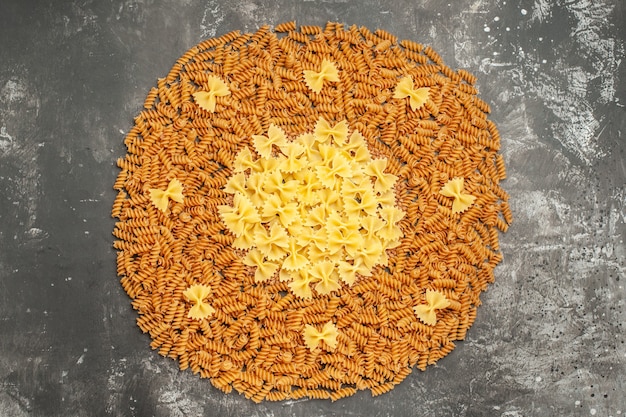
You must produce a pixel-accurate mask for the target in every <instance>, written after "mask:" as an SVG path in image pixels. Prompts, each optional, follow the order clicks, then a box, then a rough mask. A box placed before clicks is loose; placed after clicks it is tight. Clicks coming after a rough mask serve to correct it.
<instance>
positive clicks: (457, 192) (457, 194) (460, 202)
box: [439, 178, 476, 213]
mask: <svg viewBox="0 0 626 417" xmlns="http://www.w3.org/2000/svg"><path fill="white" fill-rule="evenodd" d="M463 184H464V179H463V178H453V179H451V180H450V181H448V182H447V183H446V185H444V186H443V188H442V189H441V191H439V193H440V194H441V195H445V196H446V197H453V198H454V200H453V201H452V213H461V212H463V211H465V210H467V208H468V207H469V206H471V205H472V203H473V202H474V200H476V197H475V196H473V195H471V194H467V193H464V192H463Z"/></svg>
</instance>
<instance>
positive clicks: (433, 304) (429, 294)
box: [413, 290, 450, 326]
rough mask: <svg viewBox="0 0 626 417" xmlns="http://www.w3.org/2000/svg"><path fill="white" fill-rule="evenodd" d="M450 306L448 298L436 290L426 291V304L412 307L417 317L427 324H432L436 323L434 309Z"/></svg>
mask: <svg viewBox="0 0 626 417" xmlns="http://www.w3.org/2000/svg"><path fill="white" fill-rule="evenodd" d="M448 306H450V300H448V299H447V298H446V297H445V296H444V295H443V294H441V293H440V292H438V291H431V290H427V291H426V304H420V305H417V306H415V307H413V309H414V310H415V314H416V315H417V317H418V318H419V319H420V320H421V321H423V322H424V324H428V325H429V326H434V325H435V324H436V323H437V312H436V310H442V309H444V308H447V307H448Z"/></svg>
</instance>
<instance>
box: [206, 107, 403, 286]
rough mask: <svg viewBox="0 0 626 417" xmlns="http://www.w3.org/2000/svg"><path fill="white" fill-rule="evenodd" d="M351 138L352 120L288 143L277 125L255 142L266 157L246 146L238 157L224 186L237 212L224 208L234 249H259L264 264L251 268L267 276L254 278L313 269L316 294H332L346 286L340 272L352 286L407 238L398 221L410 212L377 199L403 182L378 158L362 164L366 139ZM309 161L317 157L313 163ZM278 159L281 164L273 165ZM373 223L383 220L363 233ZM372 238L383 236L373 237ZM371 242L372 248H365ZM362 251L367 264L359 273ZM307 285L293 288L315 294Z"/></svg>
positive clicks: (321, 123)
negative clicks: (358, 155) (255, 154)
mask: <svg viewBox="0 0 626 417" xmlns="http://www.w3.org/2000/svg"><path fill="white" fill-rule="evenodd" d="M348 134H349V130H348V126H347V124H346V123H345V121H341V122H339V123H336V124H335V125H334V126H331V125H330V124H329V123H328V122H327V121H326V120H325V119H324V118H319V119H318V120H317V122H316V124H315V128H314V130H313V134H312V136H309V135H307V134H303V135H300V136H298V137H296V138H293V139H292V140H288V138H287V135H286V133H285V132H284V131H283V130H282V129H281V128H280V127H278V126H276V125H273V124H271V125H270V127H269V130H268V135H267V136H264V135H253V136H252V138H253V141H254V145H255V149H256V151H257V152H258V153H259V154H260V155H261V157H260V158H259V159H254V157H253V156H252V153H251V152H250V150H249V148H247V147H245V148H243V149H242V150H241V151H240V153H241V154H242V155H237V156H235V163H236V164H235V174H234V175H233V176H232V177H231V178H230V179H228V181H227V182H226V186H225V187H224V191H226V192H227V193H229V194H234V199H233V207H232V209H228V208H227V207H225V206H219V207H218V210H219V212H220V215H221V217H222V219H223V221H224V223H225V225H226V226H227V228H228V229H230V230H231V231H232V233H233V234H234V235H235V236H236V237H237V238H236V240H235V241H234V242H233V245H234V246H235V247H237V248H239V249H250V248H255V247H256V248H258V249H259V251H256V252H254V255H255V257H258V256H259V255H261V256H262V259H261V258H259V259H257V258H254V260H252V259H248V258H247V263H246V265H249V266H257V268H261V269H262V271H261V272H260V275H259V271H258V270H257V271H256V272H255V276H256V277H257V278H259V279H263V280H266V279H270V278H271V276H267V274H268V273H269V272H273V273H280V272H281V271H282V270H283V269H286V270H287V271H300V270H303V269H306V271H307V277H309V276H310V277H312V279H313V281H316V284H315V285H314V287H313V288H314V289H315V291H316V292H317V293H319V294H322V295H323V294H330V293H331V292H333V291H337V290H338V289H339V288H341V282H340V280H339V275H338V271H339V269H340V268H341V270H342V275H343V277H344V279H343V280H342V281H343V282H345V283H347V284H350V285H351V284H352V283H354V281H355V280H356V274H361V273H364V274H368V273H369V271H367V270H366V269H371V268H373V267H374V266H375V265H376V264H377V263H378V260H382V261H384V260H385V259H386V257H385V256H384V251H385V250H386V249H387V248H388V247H391V245H392V244H393V243H395V242H396V241H397V240H398V239H399V238H400V237H401V236H402V231H401V230H400V228H399V227H398V226H397V222H399V221H400V220H401V219H402V217H403V212H402V211H401V210H399V209H396V208H394V207H393V204H394V203H395V199H394V198H393V196H391V198H387V199H385V200H384V201H386V202H387V204H382V203H381V200H379V199H378V196H377V194H376V191H389V190H390V189H391V187H392V186H393V184H394V183H395V181H396V180H397V177H396V176H394V175H392V174H389V173H386V172H385V168H386V166H387V162H386V159H384V158H381V159H376V160H371V158H370V156H369V154H368V155H367V157H366V158H363V159H362V160H361V161H360V162H359V161H356V160H355V156H356V153H352V152H351V151H353V150H355V149H357V148H356V147H357V146H359V145H362V144H364V142H363V137H362V135H360V134H356V135H354V134H353V135H350V136H348ZM348 137H349V140H348ZM274 152H276V153H274ZM307 155H311V156H313V157H312V158H311V159H310V160H309V159H308V158H307ZM318 156H319V157H318ZM276 160H279V161H280V163H278V164H277V163H274V162H272V161H276ZM248 172H250V174H247V173H248ZM248 180H249V181H250V182H251V184H250V188H248V187H249V185H248V183H247V181H248ZM372 180H373V181H374V182H373V183H372ZM379 195H380V194H379ZM256 207H258V208H259V210H258V211H257V210H256ZM367 217H374V218H377V219H378V220H379V222H380V223H381V226H380V227H377V228H376V229H375V230H374V229H373V227H372V224H373V223H372V220H368V223H367V227H363V226H362V225H361V223H360V222H361V220H362V219H364V218H367ZM253 225H256V229H255V231H254V233H252V232H251V230H252V226H253ZM364 235H368V239H369V240H367V239H364V237H363V236H364ZM372 235H377V236H378V235H379V236H378V237H376V239H373V236H372ZM366 242H368V243H373V244H372V245H371V247H370V248H367V249H365V248H363V245H364V244H365V243H366ZM357 253H358V257H361V258H362V257H365V256H367V257H368V260H367V261H359V262H356V264H357V265H358V267H354V261H355V260H356V259H357V258H356V257H357ZM269 261H271V262H269ZM350 262H352V265H353V267H352V270H351V271H350V270H349V268H348V267H347V265H350ZM269 265H271V267H270V266H269ZM274 265H277V268H273V266H274ZM283 276H285V277H290V276H292V275H289V274H287V275H283ZM317 281H319V282H317ZM308 283H309V281H307V284H306V285H304V283H303V282H300V283H299V284H298V285H296V284H294V285H292V286H290V288H291V289H292V290H293V289H294V288H295V289H297V290H296V291H294V294H295V295H296V296H299V295H300V294H305V296H309V291H310V287H309V286H308Z"/></svg>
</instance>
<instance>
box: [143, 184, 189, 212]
mask: <svg viewBox="0 0 626 417" xmlns="http://www.w3.org/2000/svg"><path fill="white" fill-rule="evenodd" d="M184 198H185V196H183V185H182V184H181V183H180V181H178V180H177V179H176V178H174V179H172V180H171V181H170V183H169V185H168V186H167V189H165V190H159V189H157V188H151V189H150V200H151V201H152V203H153V204H154V205H155V206H156V208H158V209H159V210H161V211H166V210H167V207H168V205H169V201H170V200H173V201H176V202H177V203H182V202H183V201H184Z"/></svg>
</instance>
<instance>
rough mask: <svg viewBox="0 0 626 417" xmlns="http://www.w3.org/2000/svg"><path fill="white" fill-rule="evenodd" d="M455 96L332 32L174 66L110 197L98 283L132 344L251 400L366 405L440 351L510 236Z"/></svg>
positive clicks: (210, 51) (474, 113) (430, 67)
mask: <svg viewBox="0 0 626 417" xmlns="http://www.w3.org/2000/svg"><path fill="white" fill-rule="evenodd" d="M474 83H475V78H474V77H473V76H472V75H471V74H469V73H468V72H466V71H464V70H459V71H453V70H451V69H450V68H448V67H447V66H445V65H444V64H443V62H442V60H441V58H440V57H439V55H437V53H435V52H434V51H433V50H432V49H431V48H430V47H424V46H422V45H420V44H418V43H415V42H412V41H406V40H404V41H400V42H398V40H397V39H396V38H395V37H394V36H392V35H390V34H389V33H386V32H384V31H381V30H377V31H375V32H370V31H369V30H368V29H366V28H364V27H360V28H359V27H356V26H352V27H350V28H347V29H346V28H344V27H343V25H341V24H338V23H328V24H327V25H326V27H325V28H320V27H316V26H301V27H299V28H298V27H296V25H295V23H294V22H290V23H284V24H280V25H278V26H276V27H275V28H274V30H271V29H270V27H267V26H266V27H262V28H261V29H260V30H259V31H257V32H256V33H254V34H240V33H239V32H238V31H237V32H232V33H228V34H226V35H224V36H222V37H219V38H214V39H208V40H205V41H203V42H201V43H200V44H198V45H196V46H195V47H193V48H192V49H190V50H189V51H188V52H186V53H185V54H184V55H183V56H182V57H181V58H180V59H179V60H178V61H177V62H176V63H175V64H174V66H173V68H172V70H171V71H170V73H169V74H168V75H167V76H166V77H165V78H162V79H159V81H158V85H157V87H155V88H153V89H152V90H151V91H150V92H149V94H148V97H147V98H146V101H145V104H144V107H145V110H143V111H142V112H141V113H140V114H139V115H138V116H137V117H136V118H135V125H134V126H133V128H132V129H131V130H130V132H129V133H128V135H127V136H126V139H125V144H126V146H127V149H128V153H127V155H126V156H125V157H124V158H121V159H119V161H118V165H119V167H120V168H121V172H120V174H119V176H118V179H117V181H116V183H115V186H114V188H115V189H116V190H118V195H117V198H116V199H115V202H114V205H113V210H112V215H113V217H115V218H117V219H118V221H117V223H116V225H115V229H114V232H113V234H114V235H115V236H116V237H117V239H118V240H116V241H115V243H114V247H115V248H116V249H117V251H118V252H117V273H118V275H119V276H120V277H121V283H122V286H123V288H124V290H125V291H126V292H127V293H128V295H129V296H130V297H131V299H132V306H133V308H134V309H136V310H137V311H138V314H139V318H138V319H137V323H138V325H139V327H140V328H141V330H142V331H143V332H147V333H149V334H150V337H151V338H152V344H151V346H152V348H153V349H158V351H159V353H160V354H161V355H163V356H168V357H171V358H173V359H176V360H178V362H179V364H180V368H181V369H187V368H191V370H192V371H193V372H194V373H198V374H200V376H201V377H204V378H210V380H211V383H212V384H213V385H214V386H215V387H217V388H219V389H221V390H223V391H225V392H230V391H231V390H232V389H233V388H235V389H236V390H237V391H239V392H241V393H243V394H244V395H245V396H246V397H247V398H250V399H252V400H254V401H257V402H258V401H262V400H271V401H276V400H283V399H296V398H302V397H309V398H330V399H332V400H337V399H339V398H342V397H345V396H349V395H352V394H354V393H355V392H356V391H357V390H366V389H367V390H371V393H372V395H379V394H382V393H384V392H386V391H388V390H390V389H391V388H393V386H394V385H396V384H398V383H400V382H401V381H402V380H403V379H404V378H406V376H407V375H409V374H410V372H411V370H412V368H413V367H415V366H417V367H418V368H419V369H421V370H424V369H425V368H426V366H427V365H429V364H433V363H435V362H436V361H437V360H439V359H440V358H442V357H444V356H445V355H447V354H448V353H449V352H450V351H451V350H452V349H453V348H454V346H455V345H454V341H456V340H462V339H464V337H465V334H466V332H467V330H468V328H469V326H470V325H471V324H472V323H473V321H474V319H475V317H476V308H477V307H478V306H479V305H480V299H479V295H480V293H481V292H482V291H483V290H485V289H486V288H487V285H488V284H489V283H491V282H493V280H494V276H493V269H494V267H495V266H496V264H497V263H498V262H500V260H501V259H502V257H501V254H500V251H499V246H498V230H501V231H506V229H507V227H508V225H509V224H510V223H511V221H512V217H511V211H510V208H509V206H508V203H507V200H508V196H507V194H506V192H505V191H504V190H502V188H500V186H499V182H500V180H502V179H504V178H505V175H506V173H505V168H504V162H503V158H502V156H501V155H500V154H498V153H497V152H498V150H499V147H500V143H499V142H500V139H499V135H498V132H497V129H496V127H495V125H494V124H493V122H491V121H490V120H488V119H487V113H488V112H489V106H488V105H487V104H486V103H485V102H483V101H482V100H481V99H479V98H478V97H477V91H476V89H475V87H474V86H473V85H474Z"/></svg>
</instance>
